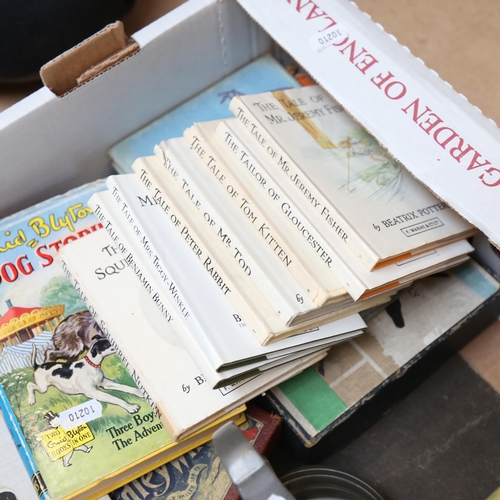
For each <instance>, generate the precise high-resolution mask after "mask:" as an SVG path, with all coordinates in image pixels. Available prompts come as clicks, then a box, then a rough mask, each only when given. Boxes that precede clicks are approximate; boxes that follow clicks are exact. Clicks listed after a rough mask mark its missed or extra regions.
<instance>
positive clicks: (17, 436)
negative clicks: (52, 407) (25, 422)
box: [0, 386, 48, 500]
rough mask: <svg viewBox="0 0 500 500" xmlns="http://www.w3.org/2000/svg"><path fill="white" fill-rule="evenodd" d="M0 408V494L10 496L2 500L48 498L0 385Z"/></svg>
mask: <svg viewBox="0 0 500 500" xmlns="http://www.w3.org/2000/svg"><path fill="white" fill-rule="evenodd" d="M0 408H1V410H2V411H1V412H0V448H1V450H2V454H1V456H0V494H2V495H10V496H5V498H18V499H25V500H36V499H37V498H41V499H42V500H43V499H45V498H48V497H47V491H46V487H45V484H44V482H43V480H42V478H41V476H40V472H39V470H38V467H37V465H36V464H35V461H34V459H33V456H32V455H31V452H30V450H29V448H28V445H27V443H26V439H25V438H24V436H23V433H22V431H21V427H20V425H19V422H18V420H17V418H16V416H15V415H14V412H13V410H12V407H11V406H10V403H9V400H8V399H7V396H6V395H5V391H4V390H3V388H2V386H0ZM1 413H3V417H2V415H1ZM9 431H10V432H9ZM16 448H17V449H16ZM23 463H24V465H23ZM37 493H38V495H37ZM0 498H4V497H0Z"/></svg>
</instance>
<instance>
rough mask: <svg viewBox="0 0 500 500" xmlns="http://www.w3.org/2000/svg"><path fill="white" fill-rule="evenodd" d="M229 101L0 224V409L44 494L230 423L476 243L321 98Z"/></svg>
mask: <svg viewBox="0 0 500 500" xmlns="http://www.w3.org/2000/svg"><path fill="white" fill-rule="evenodd" d="M284 80H286V79H284ZM292 87H295V86H293V85H292ZM229 109H230V110H231V111H232V113H233V114H234V117H232V118H230V117H226V118H224V117H222V118H220V119H217V120H210V121H198V122H196V123H195V124H194V125H192V126H186V127H185V128H184V133H183V135H182V136H179V137H171V138H169V139H168V140H166V141H159V143H158V144H157V145H156V146H155V148H154V151H153V152H154V154H151V155H150V156H142V157H139V158H138V159H136V161H135V162H134V163H133V165H132V172H133V173H129V174H121V175H115V176H111V177H109V178H108V179H106V180H105V181H102V182H96V183H95V184H92V185H89V186H83V187H82V188H80V189H78V190H75V191H72V192H70V193H68V194H66V195H64V196H61V197H59V198H56V199H52V200H48V201H47V202H45V203H44V204H41V205H37V206H35V207H32V208H31V209H29V210H27V211H25V212H22V213H20V214H18V215H16V216H13V217H12V218H10V219H7V220H5V221H4V222H3V224H2V226H1V227H0V229H1V231H2V234H3V235H5V237H4V238H3V240H2V241H3V243H2V247H1V248H0V250H1V251H2V252H3V255H4V257H5V260H4V263H3V264H2V265H1V266H0V276H1V280H2V281H1V282H2V285H3V289H2V297H3V298H4V300H5V302H6V304H7V310H6V311H2V318H0V342H1V347H2V351H1V352H0V384H1V386H2V388H3V389H2V393H1V395H2V397H1V398H0V402H1V407H2V411H3V412H4V414H5V416H6V417H8V418H6V420H7V421H9V422H10V424H9V425H10V427H11V431H12V434H13V436H14V440H15V441H16V444H17V445H18V448H19V449H20V451H21V455H22V457H23V459H24V460H25V462H26V464H27V466H28V470H29V471H30V473H32V474H35V475H36V477H38V478H41V479H39V481H38V482H37V485H38V488H39V490H40V491H42V492H45V491H46V490H47V491H48V495H49V496H50V498H60V499H62V498H67V497H71V498H92V497H97V496H98V495H101V494H104V493H107V492H109V491H111V490H112V489H115V488H117V487H118V486H120V485H124V484H126V483H127V482H129V481H131V480H132V479H134V478H138V477H140V476H141V475H143V474H144V473H146V472H148V471H151V470H153V469H154V468H155V467H157V466H158V465H161V464H162V463H165V462H167V461H169V460H172V459H174V458H175V457H178V456H180V455H182V454H183V453H185V452H186V451H187V450H189V449H192V448H193V447H195V446H198V445H201V444H203V443H205V442H207V441H208V440H209V439H210V437H211V434H212V432H213V431H214V430H215V429H216V428H217V427H218V426H220V425H222V424H223V423H225V422H226V421H228V420H233V421H236V422H237V423H241V422H242V421H243V420H244V415H243V412H244V409H245V408H244V404H245V403H246V402H248V401H249V400H251V399H253V398H254V397H256V396H258V395H260V394H262V393H265V392H267V391H269V390H270V389H272V388H273V387H276V386H277V385H279V384H281V383H283V382H285V381H287V380H289V379H290V378H291V377H293V376H295V375H297V374H299V373H301V372H303V370H305V369H306V368H308V367H311V366H313V365H314V364H316V363H317V362H319V361H320V360H322V359H324V358H325V356H326V355H327V353H328V349H329V348H330V347H331V346H333V345H336V344H338V343H339V342H342V341H345V340H347V339H352V338H354V337H356V336H359V335H361V334H362V332H363V329H364V328H365V326H366V325H365V322H364V320H363V318H362V316H361V315H360V314H359V313H362V312H364V311H367V310H372V309H373V308H374V307H377V306H380V305H381V304H385V303H388V302H389V301H390V300H392V299H393V298H394V295H395V294H396V293H397V292H399V291H400V290H401V289H403V288H404V287H406V286H408V285H410V284H411V283H412V282H413V281H414V280H416V279H417V278H421V277H424V276H428V275H430V274H432V273H435V272H438V271H443V270H445V269H448V268H450V267H452V266H455V265H457V264H459V263H462V262H464V261H466V260H467V259H468V255H469V253H470V252H471V251H472V250H473V248H472V247H471V246H470V245H469V243H468V242H467V238H468V237H469V236H471V235H472V234H473V233H474V228H473V226H471V225H470V224H468V223H467V222H466V221H464V220H463V219H461V218H460V217H459V216H458V215H457V214H456V213H455V212H453V211H452V210H451V209H450V208H448V207H447V206H446V205H445V204H443V203H442V202H440V201H439V200H438V199H437V198H436V197H435V196H434V195H433V194H432V193H430V192H429V191H428V190H427V189H426V188H424V187H423V186H422V185H420V184H419V183H418V182H417V181H416V180H415V179H414V178H413V177H412V176H411V175H409V174H408V173H407V172H406V171H405V169H404V168H403V167H402V166H401V165H400V164H399V163H398V162H397V160H395V159H394V158H392V157H391V156H390V155H389V154H388V153H387V152H386V151H385V150H384V148H383V147H382V146H381V145H380V144H378V143H377V142H376V140H375V139H374V138H373V137H371V136H370V135H369V134H368V133H367V132H366V131H365V130H364V129H362V128H361V127H360V126H359V125H358V124H357V123H356V122H354V121H353V120H352V119H351V118H350V117H349V116H348V115H347V114H346V113H345V111H344V110H343V109H342V108H341V106H339V104H338V103H336V102H335V101H334V100H333V99H332V98H331V97H330V96H328V95H327V94H326V93H325V92H324V91H323V90H322V89H321V88H319V87H317V86H315V85H312V86H308V87H296V88H291V89H289V90H282V89H281V88H280V89H279V90H273V91H272V92H265V93H259V94H247V95H242V94H241V93H240V92H236V93H235V96H234V97H233V98H232V100H231V103H230V106H229ZM166 135H168V134H166ZM124 171H125V170H124ZM92 212H93V213H92ZM101 228H104V230H100V229H101ZM83 236H84V237H83ZM70 242H71V244H69V245H68V244H67V243H70ZM28 290H29V293H28ZM70 337H71V339H70ZM70 340H71V341H70ZM70 344H74V345H76V348H73V347H74V346H73V345H72V346H71V347H72V349H70ZM101 363H102V366H101ZM83 370H85V373H86V375H85V376H84V377H79V376H78V375H77V374H79V373H81V372H83ZM87 371H88V374H87ZM77 378H79V380H76V379H77ZM80 378H81V380H80ZM70 382H71V383H70ZM108 391H112V392H113V394H111V393H109V392H108ZM75 429H76V430H75ZM77 451H80V452H81V453H75V452H77ZM89 457H90V459H91V460H92V463H93V465H94V467H92V468H89V467H88V460H89ZM69 466H73V467H71V468H70V467H69ZM69 470H71V472H68V471H69Z"/></svg>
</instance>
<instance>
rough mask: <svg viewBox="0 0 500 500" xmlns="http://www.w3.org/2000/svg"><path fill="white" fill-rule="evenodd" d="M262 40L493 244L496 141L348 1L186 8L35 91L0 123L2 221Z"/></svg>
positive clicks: (85, 176) (226, 2) (103, 161)
mask: <svg viewBox="0 0 500 500" xmlns="http://www.w3.org/2000/svg"><path fill="white" fill-rule="evenodd" d="M241 6H243V7H244V8H245V9H246V10H248V12H249V14H250V15H248V14H247V13H246V12H245V10H244V9H243V8H242V7H241ZM252 18H253V19H256V20H257V22H254V21H253V20H252ZM260 26H262V27H263V29H262V28H261V27H260ZM266 31H267V32H269V33H271V34H272V36H273V38H274V39H275V40H276V41H277V42H278V43H279V44H280V46H281V47H283V48H284V49H285V51H286V52H288V53H290V54H292V55H293V57H294V58H295V59H296V60H297V61H298V62H299V63H300V64H301V65H302V66H303V67H304V68H305V69H306V70H308V71H309V72H310V73H311V74H312V75H313V77H314V78H315V79H316V80H317V81H318V82H319V83H320V84H321V85H323V86H324V87H325V89H326V90H328V91H329V92H330V93H331V94H332V95H333V96H334V97H335V98H336V99H337V100H338V101H340V103H341V104H342V105H344V106H345V107H346V109H347V110H348V111H349V113H351V114H352V115H353V116H354V118H356V119H357V120H358V121H360V122H361V123H362V124H363V125H364V126H365V127H366V128H367V129H368V130H369V131H370V132H371V133H372V134H374V135H375V136H376V137H377V138H378V139H379V141H380V142H381V143H382V144H383V145H384V146H385V147H387V148H388V150H389V151H390V152H391V154H393V155H394V156H395V157H396V158H397V159H398V160H400V161H401V162H402V163H403V164H404V165H405V166H406V167H407V168H408V169H409V170H410V171H411V172H413V173H414V174H415V175H416V176H417V177H418V178H419V179H420V180H421V181H422V182H424V183H425V184H427V185H428V186H429V187H430V188H431V189H432V190H433V191H434V192H435V193H436V194H437V195H438V196H439V197H440V198H442V199H443V200H444V201H446V202H447V203H448V204H450V205H451V206H452V207H453V208H455V209H456V210H457V211H459V212H460V213H461V214H462V215H463V216H464V217H465V218H466V219H468V220H469V221H470V222H472V223H473V224H474V225H476V226H477V227H479V228H480V229H481V231H482V232H484V233H485V234H486V235H487V236H488V238H489V239H490V240H492V241H494V242H495V243H496V244H497V245H498V244H499V243H500V224H499V223H498V215H497V213H498V210H496V198H497V197H496V194H497V191H498V190H500V158H499V156H500V149H499V148H498V147H497V146H498V143H499V141H500V131H499V129H498V128H497V127H496V125H495V124H494V123H493V122H492V121H491V120H489V119H487V118H486V117H485V116H484V115H482V113H481V112H480V111H479V110H478V109H477V108H475V107H474V106H472V105H471V104H470V103H468V101H467V100H466V99H465V98H464V97H463V96H462V95H459V94H458V93H457V92H455V91H454V90H453V89H452V88H451V86H450V85H449V84H447V83H445V82H444V81H442V80H441V79H440V78H439V76H438V75H437V74H436V73H435V72H433V71H431V70H429V69H428V68H427V67H426V66H425V65H424V63H423V62H422V61H421V60H419V59H417V58H416V57H414V56H413V55H412V54H411V53H410V52H409V50H408V49H406V48H405V47H403V46H401V45H400V44H399V43H398V42H397V41H396V40H395V38H394V37H392V36H390V35H388V34H387V33H386V32H385V31H384V30H383V28H382V27H381V26H380V25H378V24H376V23H374V22H373V21H371V19H370V18H369V16H367V15H365V14H363V13H362V12H361V11H360V10H359V9H358V8H357V7H356V6H355V5H354V4H353V3H351V2H348V1H346V0H315V1H312V0H309V1H308V2H303V1H298V0H293V1H292V0H288V1H283V0H266V1H265V2H264V1H254V0H237V1H236V0H223V1H217V0H190V1H189V2H186V3H184V4H182V5H181V6H179V7H178V8H177V9H175V10H173V11H172V12H170V13H168V14H166V15H165V16H164V17H162V18H160V19H159V20H158V21H156V22H154V23H152V24H151V25H149V26H147V27H146V28H144V29H142V30H140V31H139V32H137V33H135V34H134V35H133V37H132V38H133V40H135V42H137V45H138V50H137V51H136V52H135V53H133V55H131V56H130V57H128V58H127V59H125V60H123V61H122V62H120V63H118V64H116V65H115V66H112V67H110V68H108V69H107V70H105V71H104V72H103V73H101V74H100V75H98V76H96V77H94V78H92V79H91V80H90V81H87V82H86V83H84V84H82V85H81V86H79V87H78V88H76V89H75V90H73V91H71V92H69V93H67V94H66V95H64V96H63V97H57V96H55V95H54V94H53V93H52V92H51V91H50V90H49V89H48V88H42V89H41V90H39V91H37V92H35V93H34V94H32V95H31V96H29V97H28V98H26V99H24V100H23V101H21V102H20V103H18V104H17V105H15V106H13V107H11V108H9V109H7V110H6V111H4V112H3V113H2V114H1V115H0V151H2V159H1V162H2V173H3V174H4V175H3V180H2V186H1V188H0V189H1V195H2V196H1V197H0V216H4V215H6V214H8V213H12V212H14V211H17V210H19V209H20V208H23V207H25V206H28V205H30V204H33V203H34V202H36V201H40V200H42V199H44V198H46V197H48V196H51V195H54V194H56V193H60V192H62V191H64V190H66V189H68V188H70V187H74V186H76V185H79V184H81V183H83V182H87V181H89V180H93V179H95V178H98V177H102V176H105V175H107V174H109V173H110V172H111V170H110V166H109V161H108V158H107V157H106V151H107V150H108V149H109V147H110V146H111V145H113V144H114V143H116V142H117V141H119V140H120V139H122V138H124V137H126V136H127V135H129V134H130V133H131V132H133V131H135V130H137V129H138V128H140V127H142V126H144V125H145V124H147V123H149V122H150V121H152V120H153V119H155V118H156V117H158V116H160V115H161V114H163V113H165V112H166V111H168V110H169V109H172V108H173V107H175V106H177V105H178V104H180V103H181V102H183V101H185V100H186V99H188V98H190V97H192V96H193V95H195V94H196V93H198V92H199V91H201V90H203V89H204V88H206V87H208V86H210V85H211V84H213V83H215V82H216V81H218V80H219V79H220V78H222V77H223V76H225V75H227V74H229V73H231V72H232V71H234V70H235V69H236V68H238V67H240V66H242V65H244V64H245V63H247V62H248V61H250V60H252V59H254V58H255V57H257V56H258V55H260V54H262V53H264V52H266V51H272V50H273V47H276V45H275V44H274V43H273V41H272V39H271V38H270V37H269V36H268V35H267V34H266Z"/></svg>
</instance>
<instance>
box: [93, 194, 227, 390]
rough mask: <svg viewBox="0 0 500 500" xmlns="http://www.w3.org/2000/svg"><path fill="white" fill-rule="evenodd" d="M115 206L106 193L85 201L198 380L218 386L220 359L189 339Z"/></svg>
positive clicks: (203, 344) (206, 345)
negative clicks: (186, 356)
mask: <svg viewBox="0 0 500 500" xmlns="http://www.w3.org/2000/svg"><path fill="white" fill-rule="evenodd" d="M108 195H109V196H108ZM115 205H116V202H115V201H114V200H113V199H112V197H111V193H109V192H104V193H98V194H96V195H95V196H92V197H91V199H90V200H89V206H91V207H92V209H93V210H94V213H95V214H96V216H97V217H98V218H99V220H100V221H101V222H102V224H103V226H104V229H105V230H106V231H107V233H108V234H109V235H110V237H111V240H112V241H113V244H114V245H115V246H116V247H117V248H118V249H119V251H120V252H122V254H123V255H124V256H125V262H126V264H127V265H128V266H129V267H130V268H131V270H132V272H133V274H135V276H136V279H137V281H138V282H139V283H140V285H141V286H142V288H143V289H144V290H145V291H146V293H147V294H148V295H149V297H150V299H151V303H152V304H154V306H155V307H156V308H157V309H158V311H159V312H160V314H161V315H162V316H163V317H164V318H165V321H166V325H164V328H168V330H169V331H172V332H173V335H175V336H176V338H178V339H179V341H180V342H181V343H182V344H183V346H184V348H185V349H186V351H187V352H189V353H190V355H191V356H192V357H193V359H194V361H195V363H196V365H197V366H198V367H199V369H200V372H201V373H202V374H203V375H200V377H201V379H206V380H207V381H208V382H209V384H210V385H211V387H215V386H219V385H221V382H222V381H223V379H224V378H226V377H223V376H222V375H220V374H219V373H217V371H216V370H217V367H218V366H219V365H221V364H222V362H223V361H222V360H221V358H220V357H219V355H218V353H217V351H216V350H215V349H213V346H212V345H211V344H210V343H208V342H204V341H203V338H201V339H200V342H198V341H197V340H195V339H193V336H192V335H191V333H190V332H189V331H188V330H187V326H186V324H185V322H183V321H182V319H181V318H182V315H180V314H178V313H177V312H176V306H175V305H174V304H171V303H170V302H169V300H170V298H169V297H168V294H167V293H165V292H164V291H163V290H162V287H161V285H160V283H159V281H160V278H159V277H158V275H157V274H156V272H155V270H154V269H153V264H152V262H151V261H150V260H148V258H146V257H143V256H142V252H141V248H139V245H134V234H132V232H131V231H130V228H129V226H127V223H123V224H120V222H121V220H120V218H121V214H120V213H119V212H118V207H117V206H115ZM166 311H167V312H166ZM201 379H200V380H201Z"/></svg>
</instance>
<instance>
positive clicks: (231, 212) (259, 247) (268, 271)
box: [136, 138, 317, 325]
mask: <svg viewBox="0 0 500 500" xmlns="http://www.w3.org/2000/svg"><path fill="white" fill-rule="evenodd" d="M157 152H158V155H159V156H158V161H156V162H153V161H146V162H142V163H140V162H138V163H137V164H136V167H139V165H141V167H140V168H141V169H144V170H146V171H147V172H148V174H149V176H150V179H151V182H152V183H153V184H154V186H155V188H156V189H159V190H160V191H161V190H163V189H165V188H168V184H169V182H170V181H175V182H176V183H177V184H178V185H179V186H180V187H181V189H182V191H183V193H184V195H185V197H184V199H185V200H186V203H189V202H191V203H192V205H193V206H194V207H196V211H197V213H198V216H199V219H200V220H201V222H202V223H203V224H204V231H206V232H210V233H211V234H212V235H213V236H216V238H215V240H216V242H217V244H218V245H219V246H221V247H222V249H223V251H224V252H226V258H227V259H230V260H231V259H232V260H233V261H236V262H237V263H238V265H239V266H240V268H241V269H242V270H243V271H244V273H245V277H246V278H247V280H249V281H251V282H253V283H254V284H255V286H256V287H257V288H258V290H259V291H260V292H261V293H262V295H263V296H264V297H265V299H266V300H267V302H268V303H269V304H270V306H271V307H272V308H273V310H275V311H277V312H278V314H279V316H280V317H281V318H282V321H285V322H286V323H287V324H289V325H290V324H293V321H290V319H291V318H293V317H300V315H301V314H303V313H309V312H310V311H311V310H314V309H316V308H317V306H316V304H315V303H314V302H313V301H312V300H311V299H310V298H309V297H308V296H307V294H306V293H305V291H304V290H303V288H302V287H301V286H300V285H299V283H298V282H297V281H296V280H295V279H294V278H293V276H292V275H291V273H290V272H289V271H288V270H287V269H286V268H283V267H282V266H280V265H279V258H278V256H277V255H275V253H274V252H273V251H272V250H271V249H270V248H269V246H268V245H267V244H266V243H265V242H264V241H263V240H261V239H260V238H258V237H256V235H255V234H254V232H253V230H252V229H251V228H250V224H249V222H248V221H247V219H246V218H245V217H244V215H243V214H241V212H240V211H239V210H238V209H237V207H236V206H234V205H233V204H232V203H231V202H230V201H229V199H227V198H226V195H225V193H224V190H223V189H222V186H221V185H220V183H218V182H217V181H216V180H215V179H214V178H213V177H212V176H211V175H210V173H209V172H208V171H207V170H206V169H205V166H204V164H202V162H201V161H200V160H199V158H198V157H197V156H196V155H194V153H193V152H192V151H191V150H190V149H189V146H188V145H187V143H186V142H185V141H184V139H182V138H180V139H171V140H170V141H167V142H164V143H162V144H161V148H157ZM136 173H137V171H136ZM200 185H202V186H203V188H200ZM183 205H184V204H183ZM243 285H244V284H243Z"/></svg>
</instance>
